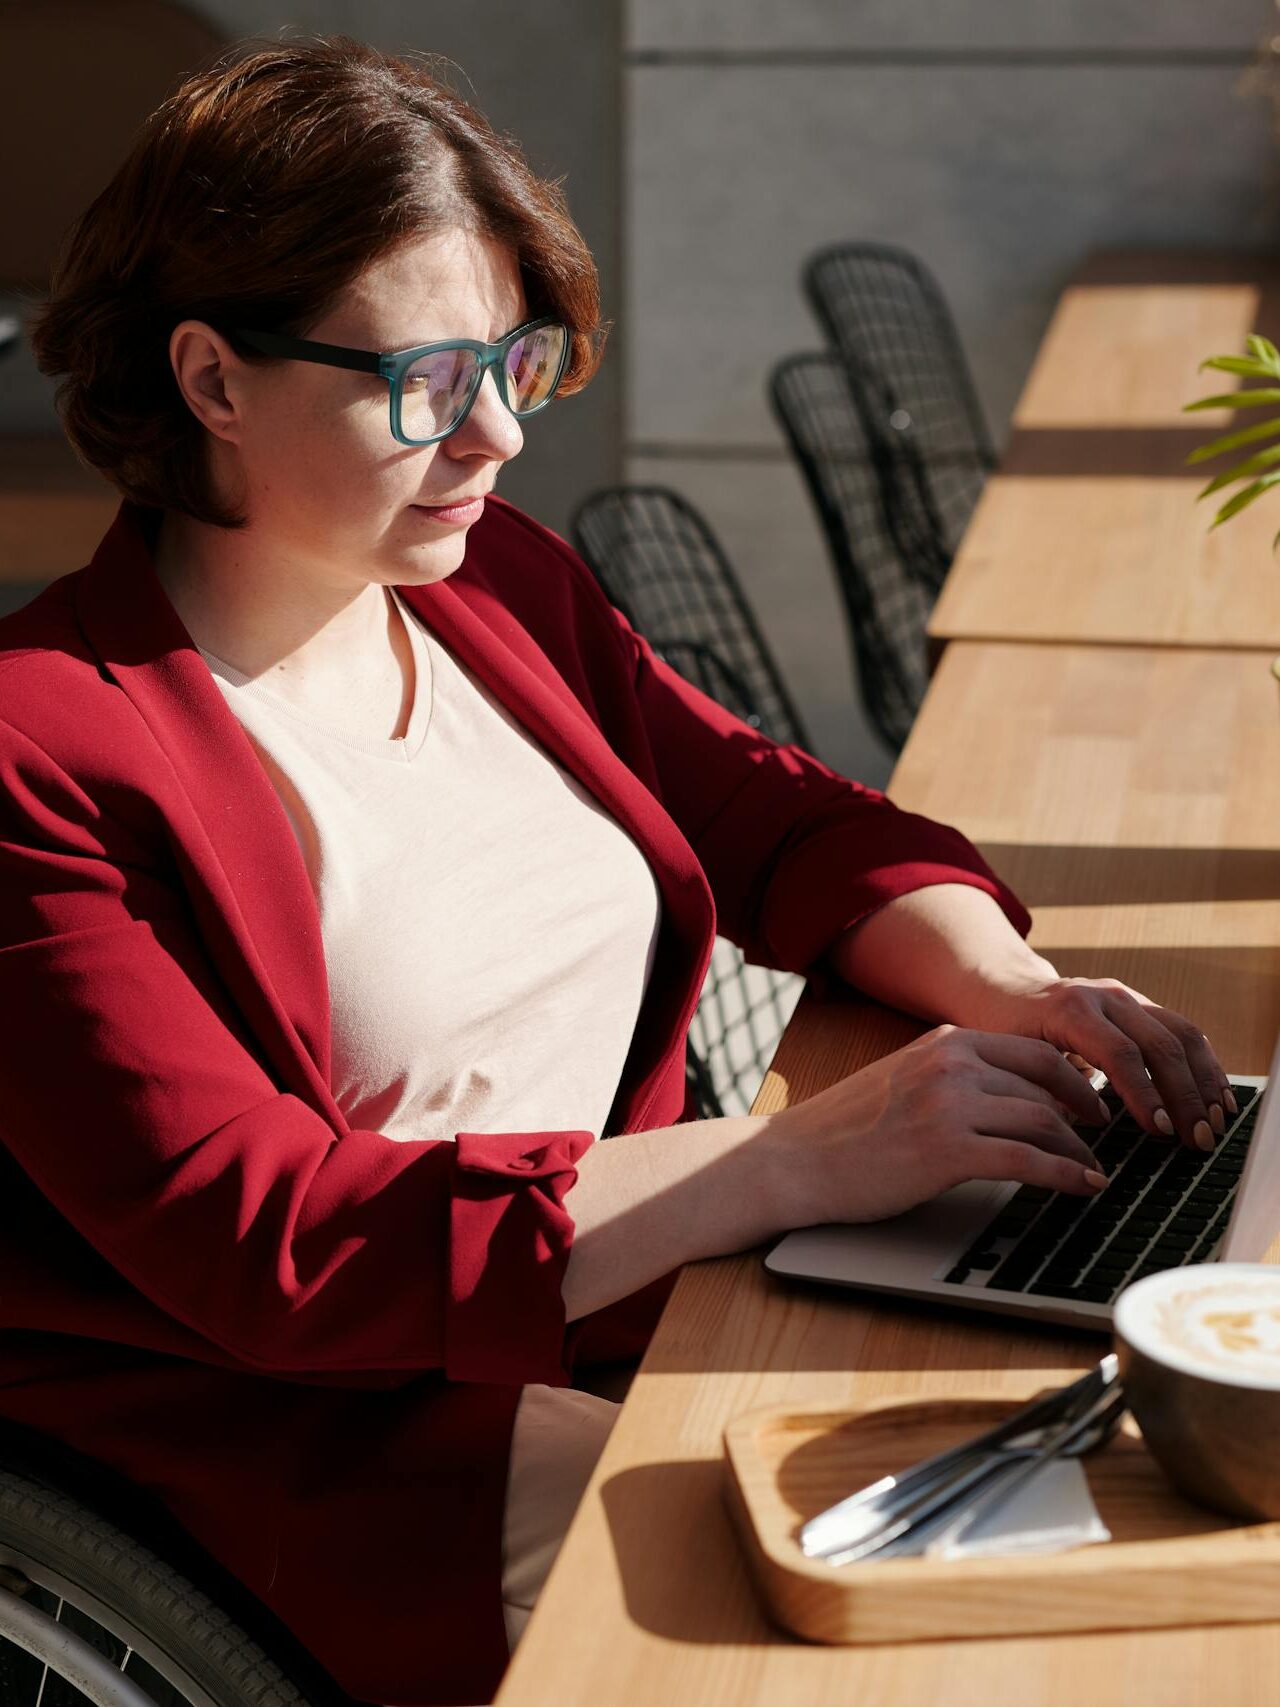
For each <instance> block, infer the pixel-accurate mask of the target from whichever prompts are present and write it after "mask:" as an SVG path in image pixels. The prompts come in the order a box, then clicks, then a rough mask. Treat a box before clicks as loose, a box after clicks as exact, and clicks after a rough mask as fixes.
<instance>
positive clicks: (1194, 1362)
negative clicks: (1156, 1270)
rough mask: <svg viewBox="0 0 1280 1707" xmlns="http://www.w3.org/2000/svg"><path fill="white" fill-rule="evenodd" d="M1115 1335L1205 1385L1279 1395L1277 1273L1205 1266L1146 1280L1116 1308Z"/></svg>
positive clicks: (1261, 1267) (1262, 1267)
mask: <svg viewBox="0 0 1280 1707" xmlns="http://www.w3.org/2000/svg"><path fill="white" fill-rule="evenodd" d="M1115 1324H1116V1331H1117V1333H1119V1334H1120V1335H1121V1337H1122V1338H1123V1339H1125V1340H1127V1341H1128V1342H1129V1343H1130V1344H1131V1345H1133V1346H1136V1347H1137V1349H1138V1350H1140V1351H1143V1352H1145V1353H1146V1354H1147V1355H1148V1356H1150V1357H1153V1358H1155V1359H1157V1361H1159V1362H1161V1363H1168V1364H1172V1365H1174V1366H1175V1367H1176V1368H1179V1369H1184V1370H1186V1371H1187V1372H1188V1373H1190V1374H1192V1375H1200V1376H1202V1377H1203V1378H1204V1379H1205V1380H1209V1381H1224V1380H1225V1381H1229V1382H1232V1383H1234V1384H1236V1385H1240V1386H1246V1387H1276V1388H1280V1268H1274V1267H1270V1266H1268V1265H1266V1264H1264V1263H1203V1264H1198V1265H1196V1266H1193V1267H1189V1268H1181V1269H1170V1270H1167V1271H1166V1272H1165V1273H1163V1274H1154V1275H1151V1276H1150V1277H1149V1278H1148V1279H1146V1280H1142V1281H1139V1282H1137V1283H1136V1284H1135V1285H1134V1286H1131V1287H1129V1288H1127V1289H1126V1291H1125V1292H1123V1293H1122V1294H1121V1296H1120V1298H1119V1299H1118V1300H1117V1303H1116V1311H1115Z"/></svg>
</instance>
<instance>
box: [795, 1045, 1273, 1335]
mask: <svg viewBox="0 0 1280 1707" xmlns="http://www.w3.org/2000/svg"><path fill="white" fill-rule="evenodd" d="M1277 1074H1280V1042H1278V1043H1277V1047H1276V1052H1275V1056H1274V1058H1273V1060H1272V1063H1271V1072H1270V1074H1268V1075H1264V1076H1263V1077H1256V1076H1254V1075H1252V1074H1248V1073H1236V1074H1230V1075H1228V1077H1229V1078H1230V1080H1231V1083H1232V1084H1233V1085H1237V1086H1254V1087H1257V1089H1258V1091H1259V1098H1258V1099H1256V1100H1255V1101H1254V1102H1253V1103H1252V1104H1250V1106H1249V1107H1248V1108H1243V1107H1242V1109H1241V1112H1240V1115H1239V1116H1238V1117H1237V1120H1236V1121H1232V1122H1231V1123H1230V1124H1229V1125H1228V1128H1227V1133H1226V1135H1225V1136H1224V1137H1222V1138H1220V1139H1218V1140H1217V1144H1216V1147H1215V1149H1214V1150H1213V1151H1212V1152H1210V1153H1208V1154H1206V1155H1204V1156H1203V1157H1202V1158H1200V1161H1201V1169H1200V1171H1199V1172H1198V1173H1197V1176H1196V1177H1197V1182H1203V1181H1207V1180H1208V1178H1209V1175H1210V1173H1211V1171H1212V1168H1213V1165H1214V1162H1215V1159H1217V1158H1219V1157H1221V1158H1223V1162H1224V1165H1225V1160H1226V1157H1227V1156H1228V1155H1229V1154H1231V1153H1232V1134H1233V1132H1235V1129H1236V1125H1237V1122H1238V1121H1245V1120H1248V1119H1250V1117H1251V1120H1252V1128H1253V1136H1252V1139H1251V1141H1250V1142H1249V1144H1248V1150H1247V1153H1246V1156H1245V1160H1244V1166H1243V1171H1242V1172H1241V1173H1240V1175H1239V1183H1238V1184H1237V1185H1236V1186H1235V1187H1234V1197H1233V1198H1231V1199H1230V1200H1229V1201H1230V1210H1229V1215H1228V1218H1227V1220H1226V1225H1225V1231H1224V1232H1223V1233H1222V1235H1221V1237H1219V1238H1218V1239H1217V1241H1216V1243H1215V1244H1214V1246H1213V1247H1212V1248H1211V1249H1207V1250H1206V1249H1204V1248H1203V1243H1204V1241H1203V1240H1202V1241H1201V1247H1200V1248H1197V1247H1195V1246H1193V1247H1192V1248H1190V1249H1188V1250H1187V1251H1186V1252H1185V1253H1182V1254H1180V1255H1178V1256H1177V1257H1175V1258H1173V1259H1172V1260H1168V1261H1162V1262H1161V1263H1160V1265H1159V1266H1163V1267H1175V1266H1177V1265H1178V1264H1179V1263H1180V1262H1192V1261H1194V1262H1204V1261H1215V1262H1259V1261H1261V1260H1262V1258H1263V1257H1264V1256H1265V1254H1266V1252H1267V1248H1268V1247H1269V1245H1270V1244H1271V1242H1272V1240H1273V1239H1274V1238H1275V1236H1276V1234H1277V1233H1278V1232H1280V1096H1276V1095H1272V1094H1270V1093H1269V1092H1266V1091H1265V1087H1266V1086H1267V1085H1268V1084H1269V1083H1270V1082H1271V1081H1273V1080H1274V1079H1275V1078H1276V1075H1277ZM1081 1130H1082V1133H1083V1135H1084V1136H1085V1137H1086V1139H1088V1140H1089V1141H1092V1140H1093V1136H1094V1135H1093V1133H1092V1132H1090V1131H1088V1130H1087V1129H1084V1128H1082V1129H1081ZM1239 1142H1240V1141H1239V1140H1237V1144H1236V1146H1235V1148H1236V1149H1238V1146H1239ZM1188 1154H1190V1155H1192V1156H1193V1157H1199V1156H1200V1153H1199V1152H1188ZM1190 1165H1191V1164H1189V1163H1187V1164H1184V1166H1190ZM1235 1165H1238V1163H1237V1164H1235ZM1120 1177H1121V1173H1120V1172H1117V1173H1116V1174H1115V1175H1114V1176H1113V1179H1112V1182H1111V1184H1110V1185H1108V1186H1107V1187H1106V1188H1105V1189H1104V1190H1103V1191H1101V1192H1099V1193H1098V1195H1097V1196H1096V1197H1095V1198H1092V1199H1089V1200H1087V1201H1088V1202H1089V1203H1090V1204H1099V1205H1101V1204H1104V1203H1106V1201H1107V1194H1108V1192H1109V1191H1111V1189H1112V1186H1114V1185H1117V1184H1118V1181H1119V1179H1120ZM1129 1189H1130V1190H1131V1189H1132V1188H1131V1187H1130V1188H1129ZM1193 1189H1194V1188H1193ZM1021 1190H1022V1188H1020V1187H1018V1186H1016V1185H1010V1184H1008V1183H1004V1182H1002V1183H999V1184H992V1183H990V1182H985V1181H982V1180H971V1181H970V1182H969V1183H968V1184H967V1185H961V1186H956V1187H955V1188H954V1189H953V1190H951V1191H947V1192H943V1193H942V1195H941V1196H940V1197H935V1198H933V1199H932V1200H931V1201H930V1202H928V1203H924V1204H921V1205H920V1207H919V1208H917V1209H913V1210H910V1211H909V1212H908V1213H907V1214H905V1215H897V1216H894V1217H893V1218H892V1219H891V1220H887V1221H875V1222H866V1223H861V1224H859V1225H857V1226H844V1225H841V1226H825V1227H805V1228H801V1229H799V1230H798V1231H796V1232H794V1233H788V1234H787V1236H786V1237H785V1238H784V1239H782V1240H781V1241H780V1242H779V1243H778V1244H776V1245H775V1246H774V1247H773V1249H772V1250H771V1251H770V1252H769V1254H768V1256H767V1257H766V1258H765V1267H766V1268H767V1269H768V1270H769V1271H770V1272H771V1273H772V1274H777V1275H782V1276H786V1277H787V1278H789V1279H794V1280H816V1281H822V1282H826V1283H828V1284H830V1285H833V1286H850V1287H857V1288H859V1289H862V1290H866V1291H872V1292H879V1293H884V1294H887V1295H889V1296H892V1297H897V1298H920V1299H926V1300H929V1301H931V1302H938V1303H942V1304H955V1305H960V1306H962V1307H964V1308H967V1309H974V1310H995V1311H998V1312H1000V1313H1002V1314H1006V1315H1015V1316H1031V1317H1035V1318H1036V1319H1038V1320H1040V1321H1048V1322H1065V1323H1068V1324H1071V1325H1073V1326H1077V1327H1088V1328H1094V1329H1101V1330H1106V1329H1107V1328H1108V1326H1109V1324H1110V1321H1111V1301H1110V1300H1109V1299H1108V1300H1105V1301H1086V1300H1085V1299H1083V1298H1080V1297H1072V1296H1069V1295H1068V1296H1062V1295H1058V1294H1056V1293H1055V1292H1054V1291H1053V1290H1052V1281H1050V1283H1049V1287H1050V1289H1048V1290H1044V1291H1039V1292H1032V1291H1024V1290H1021V1289H1018V1290H1010V1289H1009V1288H1008V1287H1007V1286H1002V1285H1000V1284H997V1283H996V1282H998V1280H999V1276H1000V1270H1001V1269H1002V1268H1004V1269H1005V1270H1006V1272H1008V1271H1010V1270H1012V1268H1013V1267H1014V1264H1012V1263H1008V1262H1006V1261H1005V1258H1006V1257H1007V1256H1008V1255H1009V1253H1010V1252H1012V1250H1013V1249H1014V1247H1015V1245H1016V1244H1017V1243H1018V1240H1017V1239H1014V1240H1012V1241H1010V1240H1009V1239H1004V1240H1003V1241H1002V1240H999V1239H996V1240H994V1241H992V1242H993V1249H994V1261H988V1263H987V1266H985V1267H978V1268H973V1267H970V1268H968V1269H967V1270H966V1265H965V1263H964V1260H963V1259H964V1258H965V1257H966V1256H967V1255H969V1254H971V1253H972V1252H973V1250H974V1248H975V1243H981V1242H982V1240H983V1237H984V1229H988V1228H989V1227H990V1225H991V1223H993V1222H994V1221H996V1220H997V1218H1000V1217H1001V1212H1002V1211H1005V1210H1006V1208H1007V1206H1008V1205H1009V1204H1010V1202H1011V1200H1012V1199H1013V1198H1014V1197H1015V1196H1017V1195H1018V1194H1019V1193H1020V1191H1021ZM1206 1195H1207V1193H1206ZM1046 1196H1047V1194H1046ZM1050 1201H1051V1199H1050ZM1081 1201H1085V1200H1081ZM1117 1201H1118V1200H1117ZM1023 1202H1024V1203H1025V1202H1026V1199H1025V1198H1024V1199H1023ZM1141 1202H1142V1198H1141V1196H1139V1198H1138V1199H1137V1200H1136V1202H1135V1204H1134V1205H1132V1206H1130V1207H1129V1208H1127V1209H1126V1211H1125V1214H1124V1216H1123V1219H1124V1220H1128V1219H1129V1218H1130V1214H1131V1212H1136V1211H1137V1210H1138V1208H1139V1207H1140V1205H1141ZM1032 1208H1033V1210H1034V1206H1032ZM1224 1211H1225V1204H1224ZM1015 1213H1017V1212H1015ZM1110 1213H1111V1215H1114V1208H1112V1210H1111V1212H1110ZM1152 1213H1154V1211H1152ZM1220 1219H1221V1216H1219V1220H1220ZM1149 1220H1150V1216H1148V1217H1147V1218H1146V1220H1145V1221H1144V1222H1143V1223H1142V1224H1143V1225H1147V1224H1149ZM1081 1225H1083V1223H1081ZM1210 1231H1212V1228H1211V1229H1210ZM1027 1236H1030V1234H1029V1233H1028V1235H1027ZM1159 1237H1160V1235H1156V1236H1155V1240H1154V1241H1153V1242H1158V1241H1159ZM1206 1237H1207V1235H1206ZM1126 1242H1127V1243H1130V1244H1131V1243H1132V1242H1133V1241H1132V1240H1129V1241H1126ZM1052 1256H1053V1253H1052V1250H1051V1249H1048V1248H1046V1252H1045V1255H1044V1260H1043V1263H1042V1266H1043V1267H1047V1266H1048V1264H1049V1263H1050V1262H1051V1261H1052ZM1115 1260H1116V1261H1117V1262H1118V1261H1119V1260H1120V1259H1119V1258H1117V1259H1115ZM1140 1260H1142V1261H1149V1260H1150V1258H1149V1256H1148V1257H1146V1258H1143V1259H1140ZM1022 1266H1025V1262H1024V1263H1023V1265H1022ZM1136 1266H1137V1265H1135V1267H1136ZM1049 1272H1050V1274H1051V1273H1052V1270H1050V1271H1049ZM959 1273H964V1274H965V1278H964V1279H963V1280H956V1279H948V1278H947V1277H948V1276H949V1275H956V1274H959ZM1126 1283H1127V1282H1126ZM1037 1284H1044V1283H1043V1282H1037ZM1122 1284H1124V1283H1122ZM1093 1290H1095V1291H1096V1290H1098V1288H1096V1287H1095V1288H1094V1289H1093ZM1119 1290H1120V1287H1119V1286H1117V1288H1116V1291H1119ZM1113 1296H1114V1294H1113Z"/></svg>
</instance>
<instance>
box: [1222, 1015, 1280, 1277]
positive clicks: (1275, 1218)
mask: <svg viewBox="0 0 1280 1707" xmlns="http://www.w3.org/2000/svg"><path fill="white" fill-rule="evenodd" d="M1277 1075H1280V1041H1278V1042H1277V1044H1276V1052H1275V1055H1274V1056H1273V1058H1272V1061H1271V1076H1270V1078H1269V1079H1268V1081H1267V1088H1266V1090H1265V1091H1263V1093H1262V1103H1261V1105H1260V1107H1259V1109H1258V1123H1257V1125H1256V1126H1255V1127H1254V1132H1253V1142H1252V1143H1251V1144H1250V1146H1249V1155H1248V1158H1247V1160H1246V1161H1245V1164H1244V1173H1243V1174H1242V1175H1241V1176H1240V1186H1239V1189H1238V1190H1237V1192H1236V1200H1235V1206H1234V1207H1233V1209H1232V1211H1231V1221H1230V1224H1229V1225H1228V1227H1227V1236H1226V1238H1225V1239H1224V1240H1223V1241H1222V1249H1221V1251H1220V1252H1219V1254H1218V1260H1219V1262H1261V1261H1262V1260H1263V1258H1264V1257H1265V1256H1266V1254H1267V1251H1268V1250H1269V1248H1270V1246H1271V1243H1272V1241H1273V1240H1274V1239H1275V1237H1276V1235H1277V1234H1278V1233H1280V1090H1277V1088H1276V1080H1277Z"/></svg>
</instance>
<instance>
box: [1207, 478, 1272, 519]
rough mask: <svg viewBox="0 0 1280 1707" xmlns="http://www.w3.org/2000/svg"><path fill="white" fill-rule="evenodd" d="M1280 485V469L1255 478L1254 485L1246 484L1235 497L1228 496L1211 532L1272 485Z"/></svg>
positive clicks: (1245, 507)
mask: <svg viewBox="0 0 1280 1707" xmlns="http://www.w3.org/2000/svg"><path fill="white" fill-rule="evenodd" d="M1273 486H1280V469H1278V470H1277V471H1276V472H1275V473H1274V474H1264V475H1263V477H1262V479H1261V480H1255V481H1254V483H1253V485H1252V486H1246V487H1245V489H1244V491H1243V492H1237V493H1236V495H1235V497H1234V498H1228V499H1227V501H1226V503H1225V504H1224V505H1223V506H1222V508H1221V509H1220V510H1219V511H1218V513H1217V515H1216V516H1215V517H1214V518H1213V520H1212V522H1210V524H1209V532H1210V533H1212V532H1213V530H1214V528H1217V527H1221V526H1222V524H1223V522H1229V521H1230V520H1231V518H1232V516H1238V515H1239V514H1240V512H1241V510H1245V509H1248V507H1249V505H1250V504H1252V503H1253V501H1254V499H1255V498H1260V497H1261V496H1262V494H1263V493H1264V492H1267V491H1270V489H1271V487H1273Z"/></svg>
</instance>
